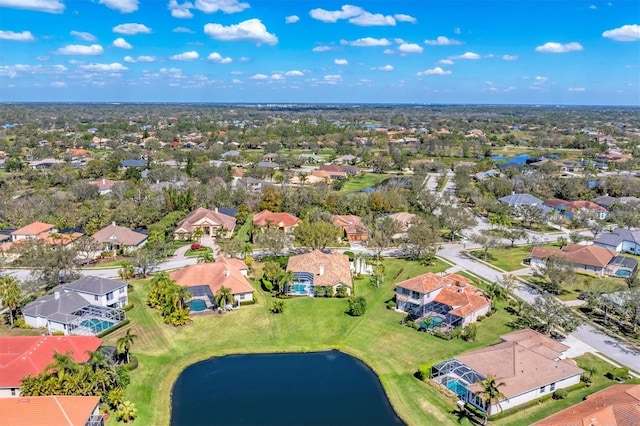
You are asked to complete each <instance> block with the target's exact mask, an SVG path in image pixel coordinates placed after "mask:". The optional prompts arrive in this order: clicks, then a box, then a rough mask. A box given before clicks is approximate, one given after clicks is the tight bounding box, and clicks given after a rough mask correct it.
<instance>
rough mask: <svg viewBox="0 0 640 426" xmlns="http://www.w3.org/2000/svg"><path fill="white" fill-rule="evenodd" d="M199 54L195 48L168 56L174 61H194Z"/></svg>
mask: <svg viewBox="0 0 640 426" xmlns="http://www.w3.org/2000/svg"><path fill="white" fill-rule="evenodd" d="M199 57H200V55H198V52H196V51H195V50H192V51H190V52H183V53H178V54H177V55H173V56H170V57H169V59H173V60H174V61H194V60H196V59H198V58H199Z"/></svg>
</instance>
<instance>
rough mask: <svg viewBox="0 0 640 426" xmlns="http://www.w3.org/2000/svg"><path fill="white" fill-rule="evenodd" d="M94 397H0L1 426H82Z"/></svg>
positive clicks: (91, 410)
mask: <svg viewBox="0 0 640 426" xmlns="http://www.w3.org/2000/svg"><path fill="white" fill-rule="evenodd" d="M99 402H100V397H97V396H29V397H19V398H0V413H2V418H1V419H0V424H1V425H2V426H33V425H46V426H74V425H85V424H87V421H88V420H89V417H90V416H91V415H92V414H94V412H95V410H96V408H97V407H98V403H99Z"/></svg>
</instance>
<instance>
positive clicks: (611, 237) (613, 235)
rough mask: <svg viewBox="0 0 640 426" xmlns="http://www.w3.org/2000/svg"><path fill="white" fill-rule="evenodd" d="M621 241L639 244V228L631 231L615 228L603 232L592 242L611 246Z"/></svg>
mask: <svg viewBox="0 0 640 426" xmlns="http://www.w3.org/2000/svg"><path fill="white" fill-rule="evenodd" d="M623 241H631V242H634V243H636V244H640V230H637V231H631V230H629V229H625V228H616V229H614V230H613V231H611V232H603V233H602V234H600V235H599V236H598V238H596V239H595V240H593V242H594V244H597V245H600V246H613V247H616V246H618V245H620V244H621V243H622V242H623Z"/></svg>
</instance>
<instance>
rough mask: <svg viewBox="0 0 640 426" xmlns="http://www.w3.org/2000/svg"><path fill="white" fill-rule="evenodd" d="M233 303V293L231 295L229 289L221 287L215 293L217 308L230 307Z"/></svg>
mask: <svg viewBox="0 0 640 426" xmlns="http://www.w3.org/2000/svg"><path fill="white" fill-rule="evenodd" d="M233 301H234V298H233V293H231V289H230V288H227V287H225V286H222V287H220V288H219V289H218V291H216V305H218V307H223V306H226V305H230V304H232V303H233Z"/></svg>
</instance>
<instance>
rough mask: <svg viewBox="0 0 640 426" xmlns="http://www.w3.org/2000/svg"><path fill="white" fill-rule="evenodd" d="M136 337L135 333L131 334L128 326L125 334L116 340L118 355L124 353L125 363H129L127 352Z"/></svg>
mask: <svg viewBox="0 0 640 426" xmlns="http://www.w3.org/2000/svg"><path fill="white" fill-rule="evenodd" d="M137 338H138V336H137V335H135V334H131V329H130V328H129V329H127V332H126V333H125V335H124V336H122V337H121V338H119V339H118V341H117V351H118V355H120V354H124V356H125V359H126V363H127V364H129V362H130V359H129V353H130V351H131V346H132V345H133V342H134V341H135V339H137Z"/></svg>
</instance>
